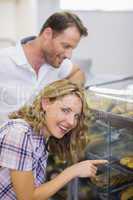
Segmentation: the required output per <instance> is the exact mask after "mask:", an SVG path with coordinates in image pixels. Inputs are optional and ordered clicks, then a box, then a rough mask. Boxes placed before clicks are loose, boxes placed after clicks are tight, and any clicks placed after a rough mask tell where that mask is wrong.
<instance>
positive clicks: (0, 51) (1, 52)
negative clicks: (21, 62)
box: [0, 46, 16, 57]
mask: <svg viewBox="0 0 133 200" xmlns="http://www.w3.org/2000/svg"><path fill="white" fill-rule="evenodd" d="M15 49H16V46H10V47H6V48H2V49H0V56H1V57H3V56H4V57H5V56H9V55H10V54H12V52H13V51H14V50H15Z"/></svg>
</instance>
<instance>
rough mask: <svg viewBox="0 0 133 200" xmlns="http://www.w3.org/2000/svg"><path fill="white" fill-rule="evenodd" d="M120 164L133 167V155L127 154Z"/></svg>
mask: <svg viewBox="0 0 133 200" xmlns="http://www.w3.org/2000/svg"><path fill="white" fill-rule="evenodd" d="M120 164H121V165H124V166H126V167H128V168H130V169H133V156H126V157H123V158H121V159H120Z"/></svg>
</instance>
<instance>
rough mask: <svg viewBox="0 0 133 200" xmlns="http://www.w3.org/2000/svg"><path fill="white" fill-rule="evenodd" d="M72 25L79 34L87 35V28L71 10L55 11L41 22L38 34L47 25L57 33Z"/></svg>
mask: <svg viewBox="0 0 133 200" xmlns="http://www.w3.org/2000/svg"><path fill="white" fill-rule="evenodd" d="M73 26H75V27H76V28H77V29H78V30H79V33H80V35H81V36H87V35H88V32H87V28H86V27H85V26H84V25H83V23H82V21H81V20H80V18H79V17H78V16H77V15H76V14H74V13H71V12H56V13H54V14H53V15H51V16H50V17H49V18H48V19H47V20H46V22H45V23H44V24H43V26H42V28H41V31H40V34H39V35H41V34H42V33H43V31H44V30H45V29H46V28H47V27H50V28H51V29H52V30H53V31H55V32H57V33H60V32H62V31H64V30H65V29H67V28H68V27H73Z"/></svg>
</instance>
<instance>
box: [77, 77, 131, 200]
mask: <svg viewBox="0 0 133 200" xmlns="http://www.w3.org/2000/svg"><path fill="white" fill-rule="evenodd" d="M87 103H88V106H89V108H90V109H91V110H92V115H94V117H93V118H94V120H93V122H92V125H91V127H90V128H89V130H88V145H87V148H86V159H107V160H108V161H109V164H108V165H106V166H100V167H99V168H98V172H97V176H96V177H95V178H93V179H90V180H88V179H85V180H83V179H80V180H79V181H78V193H77V194H75V198H73V199H74V200H78V199H79V200H81V199H84V200H89V199H90V200H100V199H103V200H133V78H130V79H125V81H122V82H115V83H109V84H104V85H102V84H101V85H100V86H97V87H95V86H93V87H90V88H88V89H87ZM87 188H88V189H87ZM84 191H85V192H84ZM84 193H86V195H85V194H84Z"/></svg>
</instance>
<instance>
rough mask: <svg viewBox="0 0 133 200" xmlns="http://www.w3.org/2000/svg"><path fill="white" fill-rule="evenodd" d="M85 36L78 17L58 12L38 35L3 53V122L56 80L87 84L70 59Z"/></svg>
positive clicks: (0, 87) (0, 55) (0, 111)
mask: <svg viewBox="0 0 133 200" xmlns="http://www.w3.org/2000/svg"><path fill="white" fill-rule="evenodd" d="M82 36H87V29H86V28H85V27H84V25H83V24H82V22H81V20H80V19H79V18H78V16H76V15H75V14H73V13H69V12H58V13H54V14H53V15H51V16H50V17H49V18H48V19H47V21H46V22H45V23H44V25H43V27H42V29H41V31H40V33H39V35H38V36H37V37H32V38H30V39H28V40H27V42H26V41H25V40H23V41H22V43H21V42H20V43H18V44H17V45H16V46H15V47H9V48H6V49H3V50H2V51H1V52H0V74H1V79H0V116H1V117H0V119H1V121H0V123H1V122H2V121H3V119H4V118H7V115H8V114H9V112H12V111H14V110H17V109H18V108H20V107H21V106H22V105H23V104H24V103H25V102H30V101H31V99H32V98H33V97H34V96H35V95H36V94H37V93H38V92H39V91H40V90H41V89H42V88H43V87H44V86H45V85H47V84H49V83H51V82H53V81H56V80H59V79H62V78H68V79H70V80H71V81H73V82H78V83H79V84H83V83H84V74H83V73H82V72H81V71H80V69H79V68H77V67H76V66H73V65H72V63H71V61H70V58H71V56H72V51H73V49H74V48H75V47H76V46H77V44H78V43H79V41H80V39H81V37H82Z"/></svg>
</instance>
